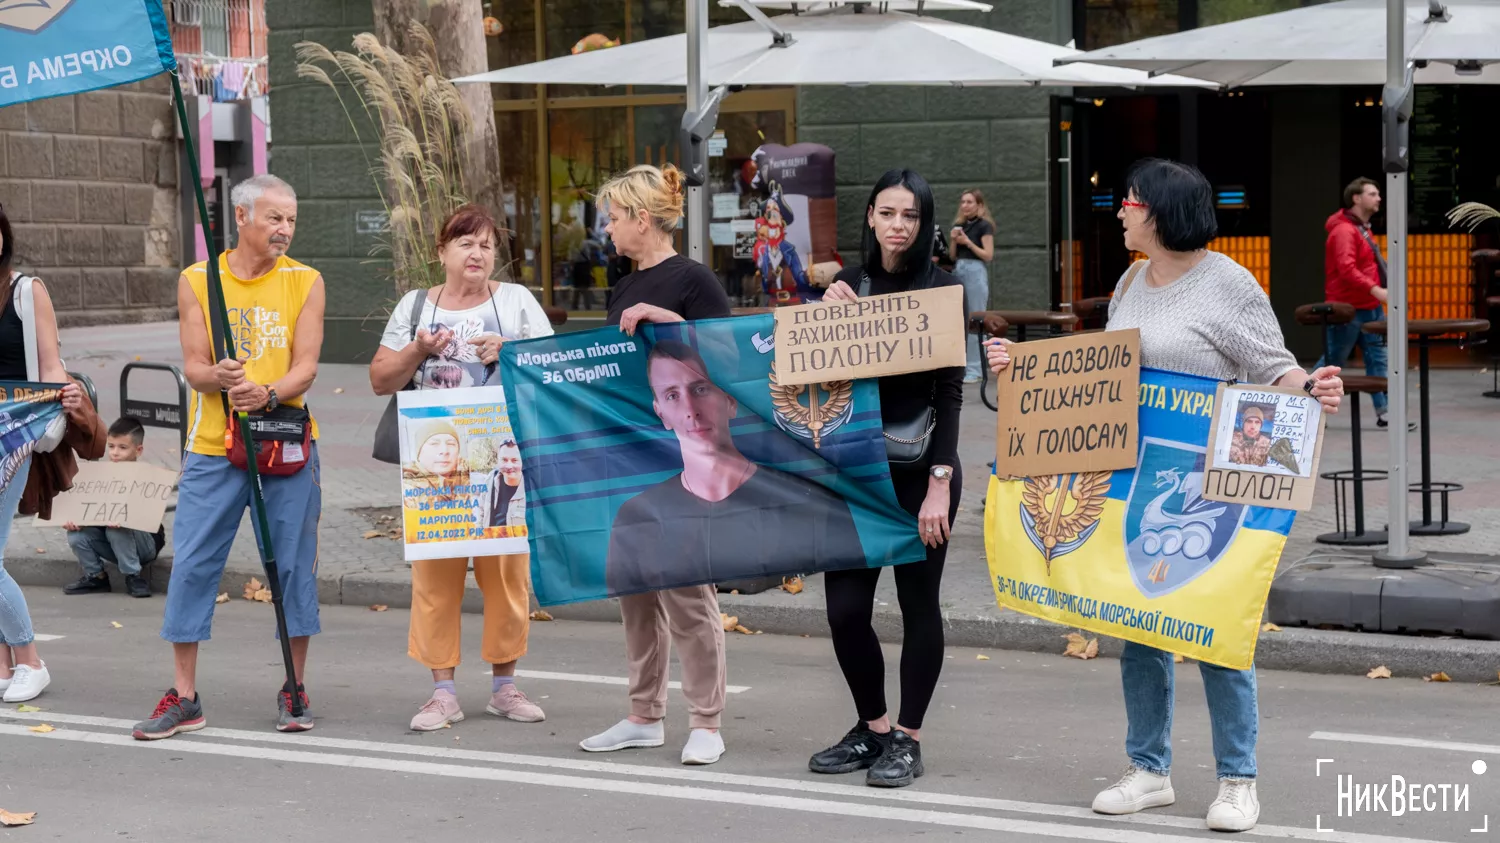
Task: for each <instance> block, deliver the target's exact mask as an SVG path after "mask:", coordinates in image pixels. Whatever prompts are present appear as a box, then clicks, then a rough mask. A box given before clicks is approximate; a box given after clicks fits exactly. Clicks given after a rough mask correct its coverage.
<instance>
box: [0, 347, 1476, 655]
mask: <svg viewBox="0 0 1500 843" xmlns="http://www.w3.org/2000/svg"><path fill="white" fill-rule="evenodd" d="M371 342H372V343H373V342H374V338H373V337H372V338H371ZM63 343H64V359H65V360H66V362H67V364H68V368H69V369H70V370H72V371H74V372H79V373H81V374H85V375H88V376H89V377H90V378H92V379H93V381H94V384H95V387H96V388H97V389H98V392H99V400H100V405H101V408H102V409H101V413H102V414H103V415H104V416H105V417H106V422H108V421H110V420H112V419H113V418H114V417H115V416H116V415H117V414H118V411H119V376H120V370H121V369H122V368H123V367H124V366H125V365H126V364H127V363H129V362H131V361H133V360H136V359H137V358H139V359H140V360H143V361H147V362H166V363H176V364H180V361H181V354H180V351H179V349H178V344H177V328H176V325H175V324H174V323H158V324H150V325H120V326H100V327H95V328H87V329H73V330H65V331H63ZM137 379H138V380H137ZM1414 379H1415V378H1414ZM1489 382H1490V376H1489V374H1488V373H1480V372H1477V371H1453V370H1443V371H1437V372H1435V373H1434V384H1435V385H1434V394H1433V396H1432V406H1433V410H1432V416H1433V418H1432V427H1433V430H1432V435H1433V449H1432V450H1433V458H1432V465H1433V477H1434V479H1435V480H1445V481H1451V482H1457V483H1462V484H1463V485H1464V487H1465V488H1464V491H1462V492H1459V493H1457V494H1456V495H1454V497H1453V506H1454V513H1453V514H1452V517H1453V518H1454V519H1455V520H1459V521H1466V522H1469V523H1470V524H1472V525H1473V529H1472V530H1471V531H1470V532H1469V533H1468V534H1466V535H1462V536H1452V537H1444V538H1431V539H1414V540H1413V541H1412V545H1413V546H1414V547H1416V548H1419V549H1423V550H1429V551H1435V552H1443V553H1445V554H1451V553H1470V554H1497V553H1500V448H1496V447H1495V444H1494V437H1493V429H1494V425H1495V423H1496V422H1497V421H1500V401H1495V400H1492V399H1486V398H1482V397H1481V396H1480V393H1481V392H1483V391H1484V390H1486V389H1489ZM131 383H132V387H131V395H132V397H133V398H136V399H138V400H158V401H166V400H173V399H172V398H171V396H172V394H173V391H174V390H173V389H172V388H171V384H170V378H168V377H166V376H165V375H162V374H159V373H153V372H142V373H140V374H138V375H132V382H131ZM1363 400H1364V401H1365V402H1366V403H1365V404H1364V406H1363V407H1362V408H1361V409H1362V410H1365V411H1366V412H1365V413H1364V418H1363V421H1364V426H1365V430H1364V431H1363V445H1364V454H1365V465H1366V467H1367V468H1383V467H1385V465H1386V460H1387V454H1388V453H1389V449H1388V445H1389V440H1388V434H1387V432H1386V431H1384V430H1380V429H1378V428H1376V427H1375V424H1374V412H1373V411H1372V410H1371V409H1370V405H1369V403H1368V402H1369V399H1368V398H1365V399H1363ZM387 401H388V399H386V398H380V397H378V396H375V395H373V394H371V392H370V387H369V382H368V378H367V373H366V369H365V367H363V366H349V365H325V366H323V367H322V368H321V369H320V372H319V376H318V381H317V384H316V386H315V387H314V389H313V392H312V393H311V395H310V396H309V404H310V406H311V407H312V409H313V411H314V413H315V414H316V415H317V418H318V421H319V426H320V430H321V439H320V443H319V451H320V456H321V460H322V470H323V517H322V529H321V539H320V560H319V592H320V598H321V599H322V601H323V602H324V603H330V604H348V605H373V604H384V605H387V606H392V607H407V606H409V605H410V597H411V595H410V587H409V574H408V568H407V566H406V563H405V562H404V561H403V560H402V556H401V545H400V543H399V542H398V541H396V540H393V539H390V538H385V537H381V538H373V539H366V538H364V536H365V535H366V534H367V533H368V532H370V531H372V530H375V529H382V530H385V529H387V528H388V526H389V525H387V524H386V523H384V522H382V521H381V520H380V518H381V516H382V515H387V514H389V515H394V514H396V511H397V508H396V507H397V488H396V479H395V469H394V468H393V467H391V466H388V465H385V464H383V463H379V462H376V461H375V460H373V459H371V458H370V455H369V454H370V441H371V439H372V437H373V435H374V430H375V425H376V423H377V422H378V421H379V418H380V414H381V412H382V411H383V410H384V408H385V404H386V402H387ZM1412 412H1413V416H1415V412H1416V396H1415V395H1413V399H1412ZM994 441H995V414H994V413H993V412H991V411H990V410H988V409H987V408H985V407H984V405H983V404H981V403H980V401H979V398H978V393H977V391H976V390H975V388H973V387H970V388H969V397H968V403H967V405H966V406H965V413H964V420H963V438H962V444H961V446H960V454H961V458H962V461H963V465H964V467H965V476H964V490H963V501H962V507H961V509H960V510H959V517H958V521H957V523H956V524H955V525H954V531H953V548H952V551H951V552H950V553H949V555H948V563H947V570H946V572H945V576H944V581H943V609H944V611H945V613H946V615H947V617H948V622H949V627H948V643H949V644H951V645H954V646H969V647H992V648H1000V649H1017V650H1032V651H1040V652H1060V651H1061V648H1062V646H1063V645H1062V642H1061V641H1060V636H1061V635H1062V634H1064V633H1066V632H1067V631H1069V630H1068V629H1066V628H1063V627H1059V626H1056V625H1054V624H1050V623H1046V622H1043V621H1038V620H1036V619H1033V618H1029V617H1026V616H1023V615H1019V614H1017V613H1015V612H1009V611H1002V610H1000V609H999V608H997V607H996V605H995V601H994V597H993V593H992V591H991V586H990V583H989V573H988V569H987V567H986V563H985V557H984V539H983V535H982V525H981V519H980V514H981V512H982V507H983V502H984V492H985V489H986V487H987V485H988V481H989V478H988V474H987V469H986V467H985V466H986V463H987V462H988V461H989V460H990V459H992V456H991V451H992V449H993V443H994ZM1408 441H1409V449H1410V454H1411V457H1410V465H1411V477H1412V479H1413V480H1416V479H1417V477H1418V472H1419V470H1420V469H1419V463H1418V438H1417V436H1416V435H1412V436H1410V437H1409V440H1408ZM1349 444H1350V430H1349V419H1348V416H1347V414H1341V415H1340V416H1339V417H1337V418H1335V419H1333V420H1332V421H1330V423H1329V426H1328V439H1327V445H1326V447H1325V448H1324V451H1323V453H1324V456H1323V464H1322V468H1323V470H1334V469H1339V468H1348V467H1349V463H1350V456H1349V455H1350V448H1349ZM146 458H147V459H148V460H150V461H153V462H158V463H161V464H163V465H172V466H175V465H176V463H177V462H178V460H179V459H180V455H179V453H178V451H177V440H176V434H175V433H174V432H171V431H168V430H165V429H150V430H148V432H147V437H146ZM1367 493H1368V495H1367V501H1366V515H1367V519H1368V524H1369V527H1368V528H1369V529H1379V528H1380V527H1381V526H1382V525H1383V524H1384V523H1385V521H1384V519H1385V507H1386V502H1387V497H1386V488H1385V486H1384V485H1374V484H1372V485H1370V486H1369V487H1368V488H1367ZM1411 501H1412V506H1413V514H1414V517H1418V516H1419V515H1420V510H1419V509H1417V507H1418V498H1416V497H1413V498H1412V499H1411ZM1332 529H1334V525H1333V488H1332V484H1330V483H1328V482H1326V481H1325V482H1321V483H1320V484H1319V488H1318V497H1317V505H1316V507H1315V508H1314V509H1313V511H1312V512H1309V513H1305V514H1302V515H1299V517H1298V518H1297V524H1296V528H1295V529H1294V530H1293V532H1292V535H1291V538H1290V540H1289V541H1288V542H1287V546H1286V551H1285V553H1284V554H1283V556H1282V562H1281V569H1282V570H1286V568H1287V567H1288V566H1289V565H1293V564H1297V563H1298V562H1300V561H1303V560H1307V559H1308V558H1310V557H1313V556H1315V555H1318V556H1328V555H1350V551H1347V550H1345V549H1340V548H1332V547H1329V546H1326V545H1317V544H1316V543H1315V542H1314V537H1316V536H1317V535H1319V534H1320V533H1324V532H1328V531H1330V530H1332ZM168 532H169V533H170V532H171V526H170V524H169V526H168ZM169 547H170V544H169ZM1377 549H1378V548H1377ZM1366 553H1368V551H1366ZM163 561H164V562H165V561H169V560H163ZM5 564H6V567H7V569H8V570H10V572H11V573H12V574H13V575H14V576H15V577H16V579H17V580H19V581H20V582H21V583H23V584H25V585H30V586H61V585H63V584H66V583H68V582H71V581H72V580H73V579H75V578H77V576H78V567H77V563H76V562H74V561H73V558H72V555H71V553H70V552H69V550H68V546H67V542H66V540H65V538H64V534H63V532H62V530H60V529H57V528H49V529H42V528H38V527H36V526H34V525H33V523H32V521H31V519H28V518H22V519H17V521H16V524H15V527H14V529H13V531H12V533H11V540H10V543H9V545H8V546H7V549H6V559H5ZM154 567H155V568H157V569H158V570H156V571H154V572H153V580H154V583H155V586H156V589H157V590H158V592H160V591H162V590H164V589H165V585H166V579H167V574H168V570H167V569H168V566H167V565H157V566H154ZM1497 573H1500V566H1497ZM259 575H260V557H259V555H258V554H257V552H256V549H255V543H254V538H253V536H252V534H251V532H250V528H249V524H248V517H247V519H246V521H245V523H243V524H242V526H241V530H240V533H239V537H238V539H237V540H236V542H235V545H234V549H233V551H232V552H231V554H230V559H229V565H228V568H227V570H226V572H225V575H224V579H223V582H222V583H221V587H220V590H222V591H227V592H229V594H230V596H231V597H232V598H235V599H238V598H239V596H240V594H241V591H242V588H243V585H244V583H245V582H247V581H248V580H249V579H250V577H252V576H259ZM470 586H471V593H470V595H469V598H468V600H466V604H465V608H466V609H467V610H470V611H478V609H479V607H480V605H481V604H480V601H479V593H478V590H477V589H476V588H474V587H473V583H472V580H471V583H470ZM79 599H80V600H87V599H91V598H79ZM94 599H97V598H94ZM876 599H877V606H876V618H877V621H876V627H877V631H878V632H879V633H880V635H881V637H882V638H883V639H884V640H887V641H899V640H900V634H901V633H900V614H899V611H898V610H897V608H896V600H895V590H894V586H893V584H892V578H891V577H883V578H882V580H881V587H880V589H879V591H878V592H877V597H876ZM721 604H722V608H723V610H724V611H725V612H727V613H729V614H732V615H737V616H738V617H739V618H740V620H741V622H742V623H744V624H745V625H746V626H748V627H750V628H753V629H760V630H764V631H766V632H768V633H781V634H792V635H815V636H824V635H826V634H827V622H826V618H825V615H824V611H823V592H822V581H821V578H818V577H813V578H811V579H809V580H808V582H807V583H806V589H805V590H804V591H803V592H802V593H800V594H797V595H792V594H788V593H786V592H784V591H773V592H767V593H765V594H759V595H729V594H726V595H722V596H721ZM549 611H551V612H552V614H553V615H555V616H557V617H559V618H574V619H592V620H602V621H609V622H618V621H619V612H618V609H617V608H616V607H615V606H614V605H613V601H600V602H597V603H586V604H578V605H573V606H564V607H557V608H554V609H551V610H549ZM1100 643H1101V652H1102V653H1103V654H1105V655H1112V656H1113V655H1117V654H1118V651H1119V642H1118V641H1113V640H1111V639H1103V640H1101V642H1100ZM1257 663H1258V664H1260V665H1261V666H1263V667H1266V668H1279V669H1288V670H1302V671H1309V672H1322V673H1355V672H1357V673H1364V672H1365V671H1367V670H1369V669H1370V668H1371V667H1374V666H1375V665H1378V664H1385V665H1386V666H1388V667H1390V668H1391V670H1392V671H1393V672H1394V673H1395V674H1396V675H1398V676H1399V675H1407V676H1413V675H1419V674H1431V673H1435V672H1438V671H1444V672H1446V673H1448V675H1449V676H1451V677H1452V678H1453V679H1454V680H1457V681H1490V680H1493V679H1495V677H1496V673H1497V670H1500V642H1492V641H1472V640H1454V639H1444V638H1427V637H1417V636H1410V637H1407V636H1394V635H1377V634H1367V633H1353V632H1337V631H1322V630H1293V629H1287V630H1285V631H1283V632H1272V633H1264V634H1262V636H1261V644H1260V648H1259V651H1258V654H1257Z"/></svg>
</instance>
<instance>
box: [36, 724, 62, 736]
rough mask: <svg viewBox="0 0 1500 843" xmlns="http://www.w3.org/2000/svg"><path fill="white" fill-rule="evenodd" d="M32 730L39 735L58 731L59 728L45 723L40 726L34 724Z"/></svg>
mask: <svg viewBox="0 0 1500 843" xmlns="http://www.w3.org/2000/svg"><path fill="white" fill-rule="evenodd" d="M31 731H33V732H36V733H37V734H38V735H45V734H47V733H48V732H56V731H57V730H56V729H54V728H52V726H50V725H49V724H47V723H43V724H41V725H40V726H32V727H31Z"/></svg>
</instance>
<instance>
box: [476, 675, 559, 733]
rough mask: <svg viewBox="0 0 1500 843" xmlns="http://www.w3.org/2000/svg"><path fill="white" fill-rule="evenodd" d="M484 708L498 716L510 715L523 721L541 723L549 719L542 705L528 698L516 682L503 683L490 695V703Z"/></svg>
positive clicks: (509, 716)
mask: <svg viewBox="0 0 1500 843" xmlns="http://www.w3.org/2000/svg"><path fill="white" fill-rule="evenodd" d="M484 710H485V711H487V712H489V713H490V714H493V715H495V716H496V717H508V718H510V719H511V720H516V721H519V722H521V723H540V722H541V721H543V720H546V719H547V715H545V714H543V713H542V707H541V706H539V705H537V704H536V703H534V702H532V701H531V700H528V699H526V695H525V694H523V693H521V689H520V688H517V687H516V686H515V684H514V683H506V684H504V685H501V686H500V690H498V691H496V692H495V694H494V696H492V697H490V704H489V705H487V706H485V708H484Z"/></svg>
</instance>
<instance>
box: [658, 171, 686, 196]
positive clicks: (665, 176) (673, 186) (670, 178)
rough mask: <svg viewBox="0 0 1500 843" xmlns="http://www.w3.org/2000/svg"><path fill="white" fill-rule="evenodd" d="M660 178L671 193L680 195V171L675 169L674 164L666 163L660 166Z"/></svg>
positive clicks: (681, 185)
mask: <svg viewBox="0 0 1500 843" xmlns="http://www.w3.org/2000/svg"><path fill="white" fill-rule="evenodd" d="M661 180H662V184H664V185H666V188H667V190H668V191H669V192H670V193H672V195H674V196H681V195H682V188H683V184H682V171H681V170H679V169H677V165H676V164H668V165H666V166H665V167H662V168H661Z"/></svg>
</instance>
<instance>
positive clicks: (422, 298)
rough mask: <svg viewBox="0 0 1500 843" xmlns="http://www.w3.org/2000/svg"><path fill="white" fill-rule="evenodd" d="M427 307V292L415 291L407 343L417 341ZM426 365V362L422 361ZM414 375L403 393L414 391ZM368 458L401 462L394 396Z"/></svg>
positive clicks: (377, 428) (399, 434)
mask: <svg viewBox="0 0 1500 843" xmlns="http://www.w3.org/2000/svg"><path fill="white" fill-rule="evenodd" d="M426 306H427V291H426V290H417V295H416V296H415V297H414V301H413V302H412V305H411V337H410V338H409V339H408V342H416V341H417V327H418V326H419V325H421V324H422V310H423V308H425V307H426ZM423 365H424V366H425V365H426V361H423ZM416 386H417V384H416V379H415V375H414V376H413V379H412V380H409V381H407V382H406V386H403V387H401V391H402V392H405V391H407V390H409V389H416ZM370 456H372V457H374V458H375V459H377V460H380V461H381V462H388V463H391V464H392V465H398V464H400V462H401V425H400V423H399V422H398V421H397V419H396V396H394V395H392V396H391V403H389V404H387V405H386V406H385V413H384V414H383V415H381V417H380V424H379V425H377V426H376V427H375V447H374V449H373V450H372V451H371V453H370Z"/></svg>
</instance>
